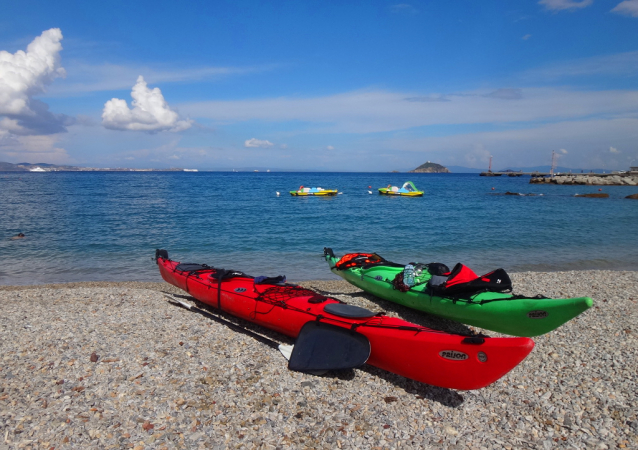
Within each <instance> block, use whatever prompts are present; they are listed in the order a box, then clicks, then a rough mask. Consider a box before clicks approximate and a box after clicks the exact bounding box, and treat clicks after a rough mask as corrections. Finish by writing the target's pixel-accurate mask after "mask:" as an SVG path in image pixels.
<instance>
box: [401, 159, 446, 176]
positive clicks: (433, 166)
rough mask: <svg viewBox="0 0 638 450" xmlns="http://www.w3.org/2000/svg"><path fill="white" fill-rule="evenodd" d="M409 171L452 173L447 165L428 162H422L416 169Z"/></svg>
mask: <svg viewBox="0 0 638 450" xmlns="http://www.w3.org/2000/svg"><path fill="white" fill-rule="evenodd" d="M408 173H450V171H449V170H448V169H447V167H444V166H442V165H441V164H437V163H433V162H430V161H428V162H426V163H425V164H421V165H420V166H419V167H417V168H416V169H414V170H410V171H409V172H408Z"/></svg>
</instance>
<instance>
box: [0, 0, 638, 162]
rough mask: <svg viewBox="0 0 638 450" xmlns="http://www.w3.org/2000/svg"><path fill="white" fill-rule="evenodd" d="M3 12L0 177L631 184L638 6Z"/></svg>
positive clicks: (24, 6)
mask: <svg viewBox="0 0 638 450" xmlns="http://www.w3.org/2000/svg"><path fill="white" fill-rule="evenodd" d="M2 9H3V13H2V15H1V16H0V161H7V162H13V163H17V162H32V163H37V162H47V163H59V164H72V165H85V166H95V167H133V168H147V167H154V168H164V167H184V168H198V169H213V170H215V169H217V170H223V169H240V168H249V167H260V168H271V169H288V170H290V169H293V170H294V169H297V170H327V171H341V170H347V171H388V170H400V171H403V170H410V169H413V168H414V167H416V166H418V165H420V164H422V163H424V162H425V161H434V162H438V163H440V164H443V165H456V166H465V167H473V168H486V167H487V165H488V162H489V159H490V156H491V157H492V158H493V163H492V167H493V169H503V168H506V167H514V166H536V165H548V164H550V163H551V157H552V152H553V151H554V152H556V154H557V155H559V164H560V165H561V166H564V167H573V168H585V169H586V168H604V169H610V170H611V169H626V168H627V167H628V166H629V165H630V164H631V165H638V0H626V1H621V0H607V1H603V0H578V1H573V0H542V1H513V0H500V1H488V0H483V1H480V2H477V1H475V0H468V1H455V2H448V1H436V2H435V1H417V2H409V3H399V2H391V1H390V2H385V1H365V2H364V1H359V2H350V1H346V2H325V1H323V2H322V1H289V2H284V1H282V2H258V1H241V0H239V1H228V2H224V1H213V2H179V3H178V2H166V1H153V2H146V1H137V2H130V1H129V2H119V1H110V2H86V1H83V2H79V1H78V2H75V1H59V2H44V1H29V0H25V1H23V2H9V3H7V2H5V4H4V5H3V8H2Z"/></svg>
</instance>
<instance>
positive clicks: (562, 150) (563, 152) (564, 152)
mask: <svg viewBox="0 0 638 450" xmlns="http://www.w3.org/2000/svg"><path fill="white" fill-rule="evenodd" d="M558 153H560V154H561V155H566V154H567V153H569V152H568V151H567V150H565V149H564V148H561V149H560V150H558Z"/></svg>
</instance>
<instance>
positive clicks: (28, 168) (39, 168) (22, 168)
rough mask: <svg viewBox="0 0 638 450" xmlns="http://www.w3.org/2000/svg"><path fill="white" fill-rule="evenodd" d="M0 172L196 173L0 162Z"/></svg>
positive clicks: (172, 169) (171, 170) (190, 170)
mask: <svg viewBox="0 0 638 450" xmlns="http://www.w3.org/2000/svg"><path fill="white" fill-rule="evenodd" d="M0 172H197V169H176V168H171V169H126V168H120V167H118V168H96V167H76V166H63V165H57V164H47V163H39V164H31V163H18V164H12V163H8V162H2V161H0Z"/></svg>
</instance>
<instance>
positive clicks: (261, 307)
mask: <svg viewBox="0 0 638 450" xmlns="http://www.w3.org/2000/svg"><path fill="white" fill-rule="evenodd" d="M156 261H157V264H158V266H159V270H160V273H161V275H162V278H163V279H164V280H165V281H167V282H168V283H170V284H172V285H174V286H177V287H178V288H180V289H183V290H184V291H186V292H188V293H189V294H190V295H191V296H193V297H195V298H196V299H197V300H199V301H200V302H202V303H205V304H207V305H210V306H212V307H214V308H216V309H218V310H221V311H224V312H226V313H228V314H231V315H233V316H236V317H240V318H242V319H244V320H248V321H250V322H253V323H256V324H258V325H261V326H264V327H266V328H269V329H271V330H275V331H277V332H279V333H282V334H284V335H287V336H290V337H293V338H296V337H297V336H298V335H299V333H300V331H301V329H302V328H303V327H304V325H306V324H308V322H315V323H322V324H330V326H336V327H340V328H345V329H347V330H349V331H352V332H354V333H355V334H361V335H363V336H365V337H366V338H367V339H368V340H369V343H370V356H369V358H368V360H367V363H368V364H371V365H373V366H376V367H379V368H381V369H384V370H387V371H389V372H393V373H395V374H398V375H401V376H404V377H406V378H410V379H413V380H416V381H420V382H423V383H427V384H431V385H434V386H440V387H445V388H451V389H462V390H469V389H479V388H482V387H485V386H487V385H489V384H491V383H493V382H495V381H496V380H498V379H499V378H501V377H502V376H503V375H505V374H506V373H508V372H509V371H510V370H512V369H513V368H514V367H516V365H517V364H518V363H520V362H521V361H522V360H523V359H525V357H526V356H527V355H528V354H529V353H530V352H531V351H532V349H533V348H534V341H532V340H531V339H529V338H525V337H515V338H500V337H494V338H490V337H484V336H462V335H456V334H449V333H445V332H442V331H437V330H433V329H430V328H426V327H423V326H420V325H416V324H413V323H410V322H406V321H404V320H401V319H399V318H395V317H388V316H385V315H383V314H375V313H373V312H371V311H368V310H366V309H364V308H359V307H357V306H352V305H346V304H344V303H343V302H341V301H340V300H336V299H333V298H328V297H324V296H322V295H319V294H317V293H315V292H313V291H311V290H309V289H305V288H302V287H300V286H296V285H290V284H285V283H281V282H280V281H281V280H276V279H265V280H264V277H257V278H255V277H252V276H249V275H246V274H244V273H241V272H237V271H227V270H224V269H216V268H213V267H209V266H206V265H199V264H180V263H179V262H176V261H171V260H170V259H169V258H168V253H167V252H166V251H165V250H158V251H156ZM278 281H279V282H278Z"/></svg>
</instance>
